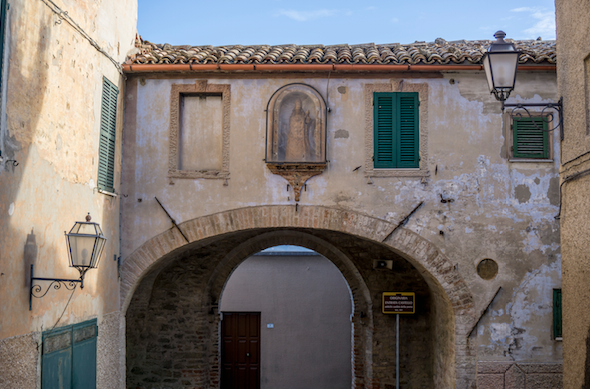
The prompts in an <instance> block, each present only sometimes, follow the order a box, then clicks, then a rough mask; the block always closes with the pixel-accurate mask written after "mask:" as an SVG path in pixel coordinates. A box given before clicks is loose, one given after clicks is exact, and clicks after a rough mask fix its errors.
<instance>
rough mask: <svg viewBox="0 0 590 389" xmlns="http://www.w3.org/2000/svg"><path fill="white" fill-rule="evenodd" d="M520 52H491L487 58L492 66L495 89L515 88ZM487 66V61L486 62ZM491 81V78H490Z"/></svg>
mask: <svg viewBox="0 0 590 389" xmlns="http://www.w3.org/2000/svg"><path fill="white" fill-rule="evenodd" d="M519 54H520V53H518V52H514V53H489V54H488V55H487V59H488V61H489V67H490V68H491V70H492V71H491V73H492V81H493V84H494V88H495V89H513V88H514V81H515V75H516V66H517V65H518V56H519ZM484 66H485V62H484ZM488 82H489V80H488Z"/></svg>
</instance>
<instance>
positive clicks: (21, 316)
mask: <svg viewBox="0 0 590 389" xmlns="http://www.w3.org/2000/svg"><path fill="white" fill-rule="evenodd" d="M58 3H59V4H58V5H59V6H60V7H61V10H62V11H64V12H65V11H67V15H68V16H69V17H70V18H71V20H73V21H74V22H76V23H77V24H78V25H79V26H80V27H81V28H82V29H83V30H84V31H85V32H86V33H87V34H88V35H89V36H90V37H92V39H93V40H94V41H95V42H96V44H98V45H99V46H100V47H101V48H103V49H104V51H105V52H106V53H107V54H108V55H109V56H111V57H112V58H113V59H114V60H115V61H116V62H121V61H123V60H124V59H125V57H126V55H127V54H128V51H129V50H132V49H133V43H134V38H135V31H136V30H135V28H136V27H135V25H136V19H137V2H136V1H135V0H124V1H120V0H105V1H102V2H98V3H97V2H94V1H70V0H67V1H63V2H58ZM8 21H9V23H8V24H7V37H6V45H5V49H6V52H5V58H4V71H5V74H4V78H3V81H4V82H3V87H4V93H3V95H2V112H1V117H0V119H1V120H0V151H1V156H0V187H1V188H2V190H0V247H2V250H0V295H1V296H2V299H1V300H0V339H5V338H11V337H15V336H16V337H18V336H21V335H25V334H31V333H38V332H41V331H44V330H47V329H49V328H52V327H53V326H54V325H56V323H57V322H58V318H60V316H61V315H62V312H63V317H61V320H59V323H58V324H57V326H58V327H59V326H62V325H66V324H72V323H77V322H81V321H84V320H87V319H89V318H96V317H98V318H99V324H100V323H101V322H102V316H103V315H104V314H108V313H111V312H117V311H118V272H117V265H116V262H114V261H113V256H114V255H117V256H118V255H119V253H120V248H119V212H118V207H119V198H118V197H113V196H108V195H104V194H101V193H98V191H97V187H96V182H97V169H98V166H97V163H98V142H99V126H100V123H99V122H100V112H101V95H102V82H103V77H106V78H108V79H109V80H110V81H112V82H113V83H114V84H115V85H118V87H119V89H120V90H121V91H124V84H123V82H122V80H123V76H122V75H121V74H120V72H119V71H118V70H117V67H116V66H115V65H114V64H113V63H112V62H111V61H110V60H109V59H108V58H107V57H106V56H105V55H103V54H101V53H100V52H99V51H98V50H97V49H96V48H95V47H93V46H92V45H91V43H90V42H89V41H88V40H86V39H85V38H84V37H83V35H82V34H81V33H80V32H78V31H76V29H74V28H73V27H72V25H70V24H69V23H68V22H67V21H66V20H61V19H60V17H58V16H57V14H56V13H55V12H53V11H52V9H51V8H49V6H48V5H47V4H45V3H44V2H42V1H33V2H31V1H21V0H15V1H10V9H9V17H8ZM120 101H121V99H120ZM119 113H120V115H119V122H118V126H117V127H118V136H120V135H121V128H122V116H123V115H122V105H121V104H119ZM120 155H121V152H120V141H119V145H118V146H117V157H116V162H117V166H119V163H120V161H121V156H120ZM10 160H12V161H17V162H18V165H15V164H14V163H13V162H11V161H10ZM119 177H120V169H119V168H116V172H115V181H116V182H117V184H116V191H119V189H120V187H119V185H118V180H119ZM87 213H90V214H91V216H92V220H93V221H95V222H98V223H100V225H101V227H102V229H103V231H104V234H105V236H106V238H107V239H108V241H107V245H106V248H105V250H104V253H103V257H102V260H101V263H100V266H99V268H98V270H92V271H90V272H88V274H87V277H86V279H85V283H84V289H83V290H80V288H77V289H76V291H75V293H74V295H73V297H72V299H71V301H70V303H69V305H68V307H67V309H65V311H64V308H65V307H66V303H67V301H68V298H69V296H70V295H69V292H68V291H65V290H64V288H61V289H60V290H53V289H52V290H51V291H49V293H48V294H47V295H46V296H45V297H43V298H42V299H33V300H34V301H33V309H32V311H29V297H28V284H29V282H28V277H29V269H30V265H31V264H34V265H35V276H37V277H49V278H79V276H80V275H79V273H78V271H77V270H74V269H72V268H69V267H68V257H67V252H66V245H65V240H64V235H63V234H64V231H69V230H70V229H71V228H72V226H73V225H74V222H76V221H83V220H84V217H85V216H86V214H87ZM40 284H41V283H40ZM42 285H43V287H44V288H45V287H46V286H47V285H48V283H42ZM106 321H108V320H105V322H106ZM25 336H30V335H25ZM11 339H12V338H11ZM99 347H100V346H99ZM35 351H36V352H38V351H37V350H35ZM99 354H101V352H99ZM100 358H102V357H99V360H100ZM3 363H4V362H3ZM12 368H16V367H15V366H12ZM7 369H8V370H10V369H11V367H7ZM24 370H26V371H30V372H32V374H38V371H37V368H36V365H30V366H28V367H27V368H26V369H24ZM2 374H5V370H3V373H2ZM6 374H9V373H6ZM15 387H16V386H15ZM18 387H22V388H27V387H29V386H27V385H23V386H18ZM105 387H106V386H105ZM108 387H112V386H110V385H108Z"/></svg>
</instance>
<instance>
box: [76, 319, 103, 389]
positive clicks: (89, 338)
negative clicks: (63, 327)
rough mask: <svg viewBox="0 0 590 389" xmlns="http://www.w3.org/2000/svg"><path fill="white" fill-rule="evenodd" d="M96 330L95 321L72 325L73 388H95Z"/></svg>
mask: <svg viewBox="0 0 590 389" xmlns="http://www.w3.org/2000/svg"><path fill="white" fill-rule="evenodd" d="M96 330H97V327H96V321H91V322H85V323H81V324H76V325H74V326H73V337H74V347H73V353H72V355H73V357H72V384H73V386H72V388H73V389H96V332H97V331H96Z"/></svg>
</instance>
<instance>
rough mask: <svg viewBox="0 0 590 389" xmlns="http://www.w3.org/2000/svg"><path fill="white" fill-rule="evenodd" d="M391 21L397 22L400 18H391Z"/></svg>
mask: <svg viewBox="0 0 590 389" xmlns="http://www.w3.org/2000/svg"><path fill="white" fill-rule="evenodd" d="M391 21H392V22H394V23H397V22H399V19H398V18H393V19H391Z"/></svg>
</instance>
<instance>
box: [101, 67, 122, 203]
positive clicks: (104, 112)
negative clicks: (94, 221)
mask: <svg viewBox="0 0 590 389" xmlns="http://www.w3.org/2000/svg"><path fill="white" fill-rule="evenodd" d="M118 95H119V89H117V87H116V86H115V85H114V84H113V83H112V82H110V81H109V80H107V79H106V78H103V83H102V104H101V112H100V142H99V147H98V189H100V190H103V191H106V192H111V193H114V192H115V184H114V176H115V144H116V141H115V136H116V134H117V96H118Z"/></svg>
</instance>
